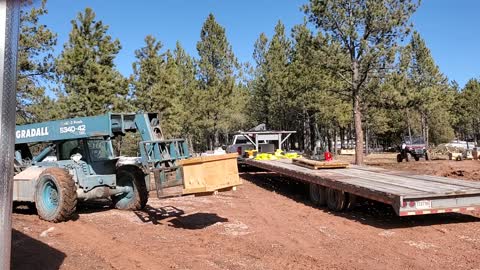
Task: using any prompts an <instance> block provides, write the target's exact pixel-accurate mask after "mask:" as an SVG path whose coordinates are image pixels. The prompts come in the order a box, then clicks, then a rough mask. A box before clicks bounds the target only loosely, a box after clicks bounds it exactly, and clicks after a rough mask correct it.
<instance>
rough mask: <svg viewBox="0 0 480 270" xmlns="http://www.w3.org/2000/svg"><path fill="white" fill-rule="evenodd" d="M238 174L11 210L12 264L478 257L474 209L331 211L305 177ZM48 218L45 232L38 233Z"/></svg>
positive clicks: (420, 166)
mask: <svg viewBox="0 0 480 270" xmlns="http://www.w3.org/2000/svg"><path fill="white" fill-rule="evenodd" d="M381 160H383V162H382V161H381ZM367 161H368V162H370V163H375V162H376V163H377V165H381V166H382V167H388V168H395V169H402V170H413V171H415V172H416V173H429V174H435V175H445V174H447V173H448V174H449V175H450V176H452V177H460V178H467V179H468V178H476V176H475V175H478V168H480V166H479V165H480V161H463V162H453V161H452V162H449V161H431V162H416V163H415V162H409V163H408V164H406V163H402V164H397V163H395V162H390V159H389V156H379V157H378V158H372V157H370V158H369V159H367ZM387 161H388V162H387ZM460 171H461V173H460ZM452 172H453V173H452ZM456 174H463V176H458V175H456ZM242 178H244V179H245V181H244V184H243V185H242V186H240V187H239V188H238V190H237V191H232V192H225V193H220V194H218V195H216V196H210V197H192V196H189V197H178V198H171V199H165V200H158V199H150V201H149V204H148V206H147V208H146V209H145V210H144V211H137V212H129V211H119V210H114V209H110V208H109V207H108V206H105V205H103V204H95V205H86V206H85V205H84V206H82V207H80V209H79V210H78V217H77V218H76V219H75V220H72V221H68V222H64V223H57V224H53V223H48V222H44V221H41V220H39V219H38V217H37V216H36V215H35V214H34V213H32V212H28V211H25V210H16V212H15V213H14V215H13V217H14V221H13V226H14V232H13V243H12V245H13V251H12V253H13V254H12V257H13V258H12V269H472V268H478V265H480V256H478V255H480V251H479V250H480V218H479V217H480V213H473V214H472V215H461V214H441V215H431V216H416V217H407V218H400V217H397V216H396V215H395V214H394V212H393V210H391V209H390V208H389V207H388V206H385V205H382V204H377V203H371V202H365V203H363V204H362V205H359V206H358V207H357V208H356V209H355V210H353V211H351V212H346V213H330V212H329V211H328V210H326V209H324V208H315V207H312V206H311V205H310V204H309V202H308V200H307V198H306V195H305V194H306V189H305V186H304V185H303V184H298V183H295V182H291V181H289V180H288V179H284V178H281V177H278V176H276V175H273V174H269V173H253V172H251V173H243V174H242ZM477 179H478V178H477ZM153 196H154V194H153V193H152V194H151V198H152V197H153ZM51 227H53V228H54V229H53V231H50V232H49V233H47V236H46V237H41V236H40V234H42V232H44V231H45V230H47V229H49V228H51Z"/></svg>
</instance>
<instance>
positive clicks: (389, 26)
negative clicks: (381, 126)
mask: <svg viewBox="0 0 480 270" xmlns="http://www.w3.org/2000/svg"><path fill="white" fill-rule="evenodd" d="M416 7H417V5H416V3H413V1H412V0H408V1H404V0H383V1H378V0H360V1H352V0H310V3H309V4H307V5H306V6H305V7H304V10H305V12H306V14H307V15H308V18H309V21H310V22H311V23H313V25H314V26H315V27H316V28H317V29H318V32H319V33H325V34H327V35H328V37H329V38H330V39H331V42H332V43H333V44H334V45H336V46H338V53H340V54H343V56H344V57H343V58H345V59H348V60H347V61H346V62H345V63H343V64H345V65H344V66H342V65H340V63H339V62H338V61H337V60H336V59H335V58H327V57H326V58H325V59H324V60H323V61H324V62H325V65H326V66H328V68H329V69H331V70H332V72H333V73H334V74H335V75H337V76H338V78H339V79H342V80H343V81H345V83H347V84H348V89H349V96H350V101H351V103H352V104H353V119H354V125H355V140H356V142H355V145H356V155H355V162H356V164H359V165H361V164H363V151H364V148H363V145H364V143H363V138H364V134H363V127H362V108H364V107H366V106H365V104H364V103H363V98H364V97H365V94H366V92H368V89H373V88H368V87H367V84H368V83H369V79H370V78H371V76H372V74H375V75H376V76H378V75H381V74H382V72H384V69H385V68H386V67H387V65H388V64H389V63H391V62H392V61H393V60H394V56H395V54H396V52H397V42H398V41H399V40H401V39H402V38H403V37H405V35H406V34H407V33H408V31H409V19H410V16H411V15H412V14H413V12H414V11H415V9H416ZM332 60H334V61H332ZM367 94H368V93H367Z"/></svg>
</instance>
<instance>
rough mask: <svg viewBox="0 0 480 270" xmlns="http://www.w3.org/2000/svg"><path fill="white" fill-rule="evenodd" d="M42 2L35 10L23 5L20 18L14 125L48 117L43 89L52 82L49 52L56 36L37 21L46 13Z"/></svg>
mask: <svg viewBox="0 0 480 270" xmlns="http://www.w3.org/2000/svg"><path fill="white" fill-rule="evenodd" d="M46 3H47V2H46V0H43V1H42V2H41V4H40V6H38V7H35V6H33V7H31V8H30V9H27V8H28V7H30V6H31V5H32V3H31V2H29V1H25V2H24V5H23V9H22V10H21V16H20V23H21V26H20V40H19V46H18V73H19V74H18V82H17V110H16V111H17V123H25V122H33V121H43V120H47V119H49V117H51V116H52V113H55V112H52V109H53V101H52V100H51V98H49V97H48V95H46V91H45V90H46V89H45V85H48V84H49V83H50V82H52V81H53V79H54V78H53V77H54V73H53V62H54V56H53V48H54V46H55V45H56V43H57V35H56V34H55V33H54V32H52V30H50V29H49V28H48V27H47V26H46V25H41V24H40V23H39V19H40V18H41V17H42V16H44V15H46V14H47V13H48V10H47V8H46ZM46 108H49V109H46Z"/></svg>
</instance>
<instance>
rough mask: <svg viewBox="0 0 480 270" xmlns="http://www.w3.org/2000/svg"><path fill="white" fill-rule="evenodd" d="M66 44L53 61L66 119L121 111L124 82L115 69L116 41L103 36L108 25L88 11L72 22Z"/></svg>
mask: <svg viewBox="0 0 480 270" xmlns="http://www.w3.org/2000/svg"><path fill="white" fill-rule="evenodd" d="M71 23H72V30H71V32H70V35H69V39H68V42H67V43H66V44H65V45H64V49H63V51H62V53H61V55H60V57H59V59H58V60H57V63H56V64H57V73H58V75H59V77H60V82H61V83H62V86H63V89H62V91H61V97H60V100H61V101H64V105H65V110H66V113H67V114H68V116H91V115H97V114H102V113H105V112H108V111H124V110H128V109H127V108H126V101H125V97H126V95H127V92H128V87H127V81H126V80H125V78H123V76H122V75H121V74H120V73H119V72H118V71H117V70H116V69H115V64H114V59H115V56H116V55H117V54H118V52H119V51H120V49H121V46H120V41H118V39H116V40H112V37H111V36H110V35H108V34H107V31H108V26H107V25H104V24H103V22H102V21H101V20H96V19H95V13H94V12H93V10H92V9H91V8H86V9H85V11H84V12H82V13H79V14H78V16H77V18H76V20H72V22H71Z"/></svg>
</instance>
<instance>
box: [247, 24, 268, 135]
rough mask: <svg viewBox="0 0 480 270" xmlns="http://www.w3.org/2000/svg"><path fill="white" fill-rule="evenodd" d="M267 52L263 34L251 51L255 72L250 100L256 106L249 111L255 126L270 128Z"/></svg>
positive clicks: (266, 41) (266, 40) (266, 42)
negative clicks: (261, 125)
mask: <svg viewBox="0 0 480 270" xmlns="http://www.w3.org/2000/svg"><path fill="white" fill-rule="evenodd" d="M267 51H268V38H267V36H266V35H265V33H261V34H260V36H259V37H258V39H257V40H256V41H255V44H254V49H253V59H254V60H255V64H256V67H255V71H254V73H253V76H254V77H253V79H252V81H251V83H250V88H251V93H252V99H253V100H255V104H256V106H253V107H252V109H251V110H250V117H251V119H252V120H253V121H254V123H256V124H261V123H264V124H265V125H266V126H267V127H269V126H270V122H269V121H270V117H271V115H270V111H269V109H270V106H269V104H270V96H271V94H270V89H269V88H268V86H267V72H268V67H267V63H266V59H265V58H266V54H267Z"/></svg>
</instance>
